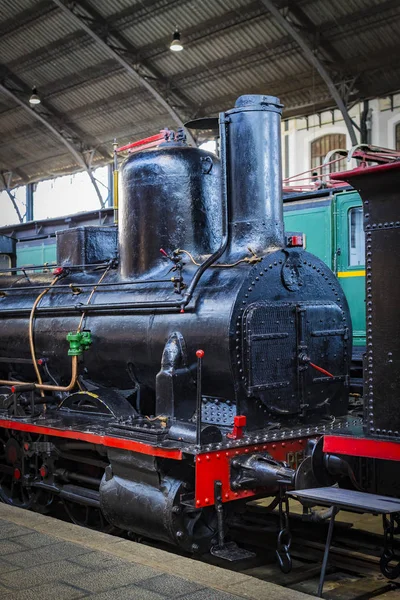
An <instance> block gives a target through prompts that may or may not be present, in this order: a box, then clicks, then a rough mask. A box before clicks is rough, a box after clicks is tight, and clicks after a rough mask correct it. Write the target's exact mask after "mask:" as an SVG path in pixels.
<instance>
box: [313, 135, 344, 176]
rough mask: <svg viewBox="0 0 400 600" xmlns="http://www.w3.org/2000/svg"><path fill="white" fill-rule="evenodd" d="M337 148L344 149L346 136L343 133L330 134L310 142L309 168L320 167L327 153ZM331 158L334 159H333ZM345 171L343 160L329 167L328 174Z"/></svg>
mask: <svg viewBox="0 0 400 600" xmlns="http://www.w3.org/2000/svg"><path fill="white" fill-rule="evenodd" d="M338 148H346V136H345V134H343V133H331V134H328V135H323V136H321V137H319V138H317V139H316V140H314V141H313V142H311V168H312V169H315V168H316V167H319V166H321V165H322V163H323V162H324V158H325V156H326V155H327V154H328V152H330V151H331V150H337V149H338ZM333 158H334V159H335V157H333ZM336 158H337V155H336ZM345 169H346V159H345V158H343V159H342V160H340V161H339V162H335V163H334V164H332V165H330V166H329V172H330V173H334V172H335V171H344V170H345Z"/></svg>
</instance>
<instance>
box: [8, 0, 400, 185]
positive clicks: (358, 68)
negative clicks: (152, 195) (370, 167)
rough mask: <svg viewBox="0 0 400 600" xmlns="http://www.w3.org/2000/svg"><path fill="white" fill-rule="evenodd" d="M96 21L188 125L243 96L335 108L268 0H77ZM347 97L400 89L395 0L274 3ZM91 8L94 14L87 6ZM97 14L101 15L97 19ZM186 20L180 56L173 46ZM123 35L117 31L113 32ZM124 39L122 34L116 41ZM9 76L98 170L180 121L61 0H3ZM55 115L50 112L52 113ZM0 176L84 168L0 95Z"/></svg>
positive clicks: (303, 110)
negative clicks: (33, 93) (347, 87)
mask: <svg viewBox="0 0 400 600" xmlns="http://www.w3.org/2000/svg"><path fill="white" fill-rule="evenodd" d="M63 2H64V4H65V5H67V6H70V5H72V4H74V5H75V6H77V7H78V8H80V9H82V11H83V12H82V13H81V14H91V12H92V11H93V10H94V11H95V12H96V13H97V16H96V19H97V21H96V22H94V21H92V22H91V27H94V28H95V29H96V32H97V33H99V35H101V36H103V37H104V36H106V35H107V34H109V33H110V32H111V33H112V35H113V36H114V37H113V38H112V39H113V43H114V44H115V40H117V42H121V43H123V44H124V45H125V46H127V47H128V50H129V52H126V53H124V54H123V56H124V58H125V59H126V60H127V61H128V62H129V64H130V65H131V66H132V67H133V68H134V69H135V70H136V71H137V72H138V73H139V74H140V75H142V76H147V78H148V79H147V80H148V81H149V82H151V84H152V85H154V86H155V87H156V88H157V90H158V91H159V92H160V93H161V95H162V96H163V97H164V98H166V99H167V100H168V102H169V103H170V105H172V106H173V108H174V110H175V111H176V112H177V113H178V114H179V116H180V117H181V118H182V120H183V121H185V120H188V119H191V118H195V117H198V116H204V115H209V114H216V113H217V112H218V111H220V110H223V109H227V108H230V107H231V106H232V105H233V103H234V101H235V98H236V97H237V96H238V95H240V94H242V93H265V94H273V95H277V96H279V97H280V98H281V100H282V102H283V103H284V104H285V112H284V116H285V115H286V116H294V115H302V114H309V113H312V112H315V111H318V110H322V109H324V108H328V107H332V106H333V102H332V100H331V98H330V96H329V93H328V90H327V88H326V86H325V84H324V83H323V82H322V80H321V79H320V77H319V76H318V74H317V73H316V72H315V70H314V69H313V68H312V67H311V66H310V65H309V64H308V62H307V60H306V59H305V58H304V56H303V55H302V52H301V51H300V49H299V48H298V47H297V45H296V44H295V43H294V41H293V40H292V39H291V38H290V37H289V36H288V34H287V33H286V32H285V31H283V29H282V28H281V27H280V26H278V24H277V23H276V22H275V21H274V19H273V18H272V17H271V15H270V13H269V12H268V10H267V9H266V8H265V6H264V5H263V3H262V2H261V0H203V1H202V2H198V0H113V1H112V2H110V1H109V0H78V1H77V2H74V3H72V2H69V0H63ZM276 5H277V6H278V7H280V8H281V10H282V11H283V12H284V13H285V14H286V15H287V18H288V19H289V20H291V22H292V23H293V24H295V25H296V26H297V27H298V28H299V30H300V31H301V32H302V33H303V35H304V36H305V37H306V38H307V40H308V42H309V44H310V45H311V46H312V47H313V48H314V49H315V52H316V53H317V55H318V56H319V57H320V58H321V60H322V61H323V62H324V64H325V66H326V67H327V68H328V70H329V71H330V72H331V74H332V77H333V78H334V79H335V81H342V80H347V81H351V80H353V87H352V89H353V93H352V95H351V97H350V98H349V101H351V102H353V101H355V100H358V99H361V98H368V97H374V96H383V95H388V94H390V93H393V92H396V91H398V90H399V89H400V52H399V50H400V41H399V35H398V32H399V31H400V1H399V0H292V1H291V2H289V0H287V1H285V0H276ZM85 11H86V12H85ZM92 16H93V15H92ZM176 25H178V27H179V29H180V30H181V32H182V39H183V42H184V51H183V52H180V53H173V52H171V51H170V50H169V47H168V46H169V41H170V39H171V34H172V32H173V30H174V28H175V26H176ZM115 36H116V37H115ZM118 36H119V37H118ZM0 56H1V61H2V67H1V70H2V78H1V81H2V83H3V84H4V85H5V86H6V87H7V88H8V89H11V90H14V91H15V93H16V95H17V96H18V98H19V99H20V100H21V99H22V100H23V101H24V102H26V103H28V98H29V90H30V89H31V88H32V86H34V85H35V86H37V88H38V91H39V94H40V96H41V98H42V100H43V104H42V105H41V106H40V107H39V108H36V109H34V110H36V111H38V112H39V113H40V114H41V115H42V117H43V118H45V119H48V120H49V122H51V123H52V124H53V125H54V124H55V125H56V128H57V130H58V131H59V132H61V135H62V136H64V138H66V139H67V140H69V142H70V143H72V144H73V146H74V148H75V149H78V151H79V152H80V153H81V155H82V156H83V157H84V159H85V160H86V161H88V160H89V159H88V157H89V156H90V155H91V151H92V150H93V149H95V152H94V154H93V156H92V165H93V166H96V165H100V164H104V163H105V162H107V161H108V160H109V159H110V157H111V155H112V142H113V140H114V137H117V139H118V142H120V143H125V142H126V141H128V140H130V139H138V138H140V137H145V136H147V135H151V134H153V133H155V132H157V131H158V130H159V129H161V128H163V127H165V126H168V127H170V128H172V129H174V128H176V123H174V120H173V119H172V117H171V115H170V114H169V113H168V110H167V108H166V107H165V106H162V105H161V104H160V103H159V102H158V101H157V100H156V99H155V98H154V97H153V96H152V95H151V93H149V91H148V90H146V89H145V88H144V87H143V86H142V85H141V84H140V82H138V81H137V80H135V79H134V77H132V75H130V74H129V73H128V72H127V71H126V70H125V69H124V68H123V67H122V66H121V65H120V64H119V63H118V62H117V60H115V57H113V56H110V54H109V52H108V51H107V50H106V49H104V48H103V47H102V45H101V44H100V43H98V42H96V41H95V40H93V39H92V38H91V37H90V36H89V34H88V33H87V32H86V31H85V30H84V28H83V27H82V26H80V24H79V22H78V23H77V22H76V21H75V20H74V18H71V16H70V15H69V14H67V13H65V12H64V11H63V10H62V9H60V8H59V7H58V6H57V5H56V3H55V2H54V1H53V0H0ZM46 111H47V113H46ZM0 133H1V138H0V171H2V172H10V171H12V180H11V181H12V186H16V185H20V184H21V183H24V182H27V181H38V180H40V179H43V178H47V177H52V176H54V175H61V174H65V173H69V172H73V171H76V170H81V169H82V165H79V164H78V163H77V161H76V160H75V158H74V157H73V155H72V154H71V153H70V152H69V151H68V148H67V147H66V146H65V145H64V144H62V143H60V140H59V139H57V137H56V136H55V135H54V134H53V133H51V131H49V129H47V128H46V126H45V125H44V124H43V123H41V122H39V121H38V120H36V119H35V117H34V115H33V114H29V112H27V111H26V110H25V109H24V108H23V107H21V106H20V105H19V104H18V103H17V102H16V101H14V100H13V99H12V98H10V97H9V96H7V95H5V94H4V93H1V92H0Z"/></svg>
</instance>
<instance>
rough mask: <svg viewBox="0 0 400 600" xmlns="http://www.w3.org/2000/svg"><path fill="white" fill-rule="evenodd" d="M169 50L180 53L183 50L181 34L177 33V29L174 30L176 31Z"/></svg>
mask: <svg viewBox="0 0 400 600" xmlns="http://www.w3.org/2000/svg"><path fill="white" fill-rule="evenodd" d="M169 49H170V50H172V51H173V52H180V51H181V50H183V46H182V42H181V34H180V33H179V29H178V28H176V30H175V31H174V35H173V36H172V42H171V45H170V47H169Z"/></svg>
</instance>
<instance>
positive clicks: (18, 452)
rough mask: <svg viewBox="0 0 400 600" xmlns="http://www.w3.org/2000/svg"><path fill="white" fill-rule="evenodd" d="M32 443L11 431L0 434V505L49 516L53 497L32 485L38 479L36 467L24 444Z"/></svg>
mask: <svg viewBox="0 0 400 600" xmlns="http://www.w3.org/2000/svg"><path fill="white" fill-rule="evenodd" d="M31 441H32V440H31V438H30V436H29V435H25V436H24V435H23V434H21V433H19V432H15V431H11V430H9V429H3V430H1V431H0V501H1V502H4V503H5V504H9V505H11V506H17V507H19V508H26V509H32V510H35V511H37V512H41V513H47V512H48V510H49V507H50V505H51V503H52V501H53V496H52V495H51V494H49V493H48V492H45V491H43V490H37V489H35V488H34V487H33V486H32V485H31V484H32V483H33V481H34V479H35V477H36V463H35V461H34V459H33V458H30V457H28V456H26V455H25V453H24V450H23V446H24V443H25V444H26V443H30V442H31Z"/></svg>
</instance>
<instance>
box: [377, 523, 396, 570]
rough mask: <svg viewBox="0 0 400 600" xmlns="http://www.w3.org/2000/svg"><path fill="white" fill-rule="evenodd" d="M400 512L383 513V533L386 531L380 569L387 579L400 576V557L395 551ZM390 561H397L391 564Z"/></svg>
mask: <svg viewBox="0 0 400 600" xmlns="http://www.w3.org/2000/svg"><path fill="white" fill-rule="evenodd" d="M399 518H400V515H399V514H397V513H396V514H393V515H390V519H388V518H387V515H382V520H383V533H384V540H385V543H384V549H383V554H382V556H381V560H380V569H381V573H382V575H384V576H385V577H387V579H397V577H399V576H400V557H399V556H398V555H397V554H396V553H395V551H394V536H395V535H396V534H398V533H400V524H399ZM390 563H396V564H394V565H392V566H391V565H390Z"/></svg>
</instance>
